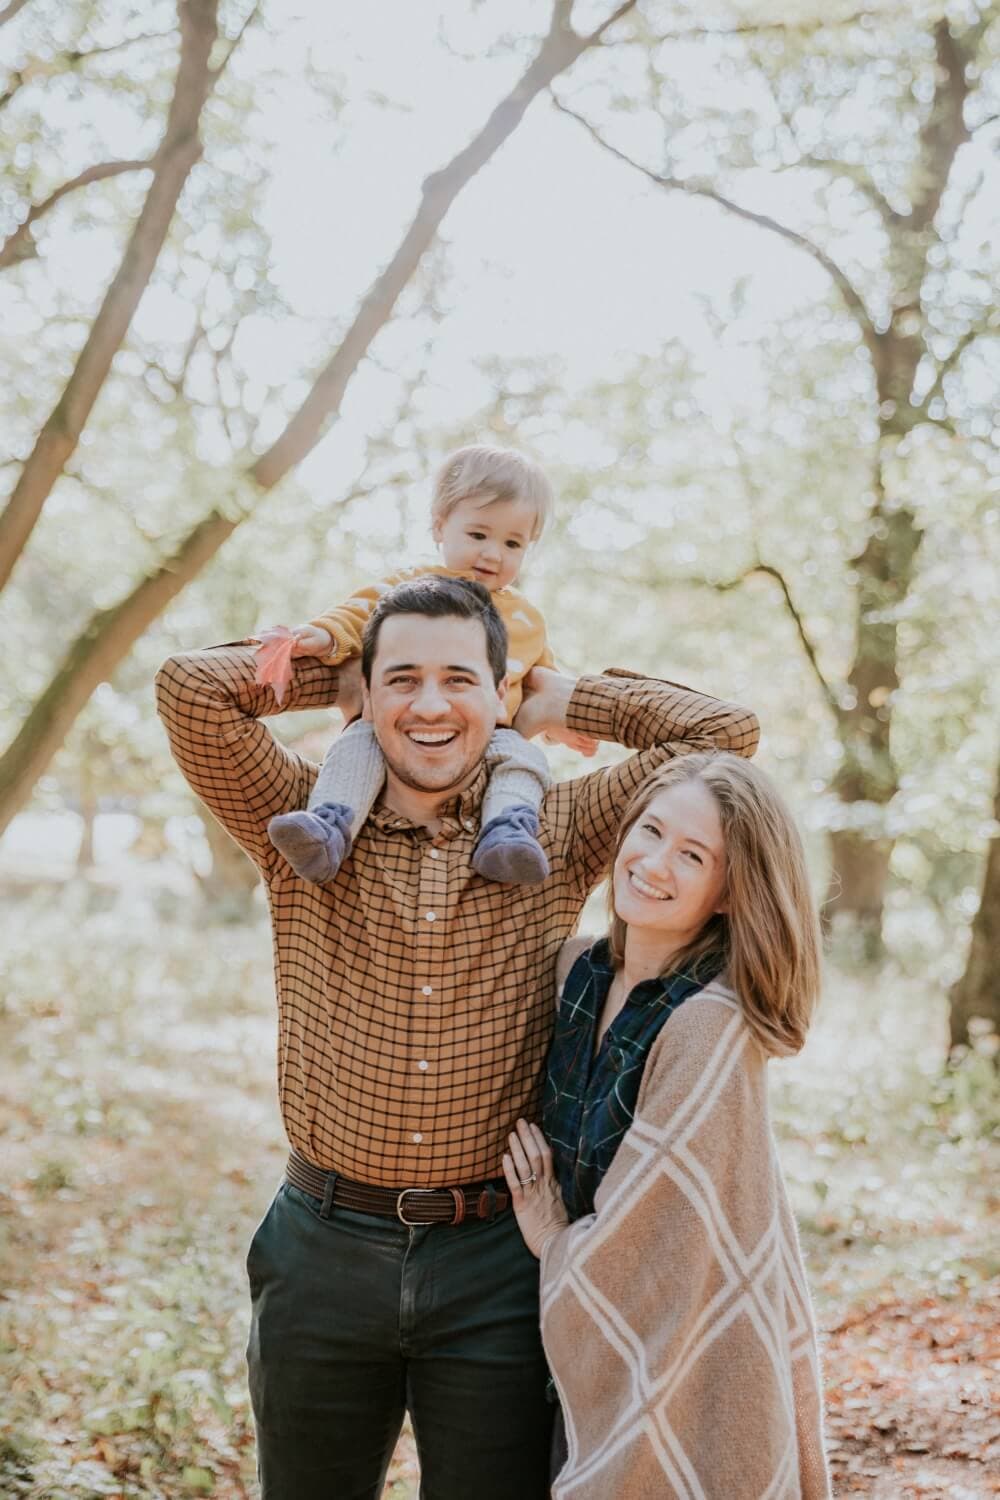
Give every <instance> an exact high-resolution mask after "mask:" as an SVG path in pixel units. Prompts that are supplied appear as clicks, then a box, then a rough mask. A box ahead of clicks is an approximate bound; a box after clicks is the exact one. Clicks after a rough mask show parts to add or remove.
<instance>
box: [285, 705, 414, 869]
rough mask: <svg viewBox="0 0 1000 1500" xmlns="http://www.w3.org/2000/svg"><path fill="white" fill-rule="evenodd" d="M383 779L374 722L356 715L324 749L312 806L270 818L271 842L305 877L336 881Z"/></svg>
mask: <svg viewBox="0 0 1000 1500" xmlns="http://www.w3.org/2000/svg"><path fill="white" fill-rule="evenodd" d="M384 781H385V761H384V760H383V759H382V752H381V750H380V749H379V747H378V741H377V740H376V738H375V734H374V731H373V730H372V726H371V725H370V724H369V723H368V721H367V720H366V719H358V720H356V721H355V722H354V723H353V724H349V725H348V727H347V728H346V729H345V730H344V732H343V734H342V735H340V736H339V738H337V739H335V740H334V742H333V744H332V745H331V746H330V748H329V750H328V751H327V752H326V758H325V760H324V761H323V764H322V766H321V767H320V772H319V776H318V777H317V778H316V785H315V786H314V787H313V791H312V796H311V797H310V798H309V806H308V808H307V809H305V810H304V811H302V812H292V813H281V814H279V816H278V817H276V818H272V819H271V821H270V823H268V825H267V832H268V836H269V838H270V840H271V843H272V844H273V845H274V847H275V848H276V849H277V850H279V851H280V852H281V853H282V854H283V855H284V856H285V858H286V859H287V861H288V863H289V864H290V865H291V867H292V869H293V870H294V871H295V873H296V875H300V876H301V877H302V879H303V880H312V881H315V882H317V883H319V882H321V881H324V880H332V879H333V877H334V875H336V873H337V871H338V870H339V869H340V866H341V865H342V863H343V862H344V859H345V858H346V857H347V853H348V851H349V849H350V847H351V843H352V841H353V839H354V837H355V835H356V834H357V831H358V829H359V828H360V827H361V825H362V823H363V822H364V821H365V819H366V818H367V816H368V814H369V813H370V812H371V810H372V807H373V806H374V804H375V800H376V798H377V797H378V794H379V792H380V791H381V790H382V783H383V782H384Z"/></svg>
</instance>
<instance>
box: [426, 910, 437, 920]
mask: <svg viewBox="0 0 1000 1500" xmlns="http://www.w3.org/2000/svg"><path fill="white" fill-rule="evenodd" d="M427 920H428V922H436V921H437V912H436V911H429V912H428V913H427Z"/></svg>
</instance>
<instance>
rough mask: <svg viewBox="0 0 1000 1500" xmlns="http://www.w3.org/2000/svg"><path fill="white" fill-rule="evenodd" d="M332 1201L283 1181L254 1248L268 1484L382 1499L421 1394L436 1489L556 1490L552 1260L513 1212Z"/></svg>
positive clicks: (450, 1492)
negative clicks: (327, 1208)
mask: <svg viewBox="0 0 1000 1500" xmlns="http://www.w3.org/2000/svg"><path fill="white" fill-rule="evenodd" d="M322 1207H323V1206H322V1204H321V1202H320V1201H319V1199H317V1198H312V1197H310V1196H309V1195H308V1194H307V1193H303V1192H300V1191H299V1189H298V1188H295V1187H291V1186H290V1185H289V1184H288V1183H285V1184H283V1185H282V1187H280V1188H279V1190H278V1193H277V1196H276V1197H275V1199H274V1201H273V1203H272V1204H271V1206H270V1208H269V1209H268V1211H267V1214H266V1215H265V1217H264V1219H263V1222H262V1223H261V1225H260V1227H259V1228H258V1230H257V1232H256V1234H255V1235H254V1237H253V1242H252V1244H251V1246H250V1253H249V1255H248V1257H247V1272H248V1275H249V1278H250V1295H251V1298H252V1302H253V1322H252V1325H251V1330H250V1345H249V1348H248V1351H247V1359H248V1363H249V1366H250V1394H251V1398H252V1400H253V1410H254V1418H255V1421H256V1424H257V1452H258V1467H259V1472H260V1480H261V1493H262V1496H263V1500H379V1496H380V1495H381V1493H382V1486H383V1484H384V1481H385V1474H386V1469H387V1467H388V1464H389V1460H390V1458H391V1457H392V1451H393V1448H394V1446H395V1443H396V1439H397V1437H398V1436H399V1431H400V1427H401V1426H402V1421H403V1415H404V1413H405V1412H406V1411H407V1410H408V1411H409V1413H410V1419H411V1421H412V1423H413V1430H414V1433H415V1435H416V1440H417V1450H418V1452H419V1455H420V1468H421V1490H420V1494H421V1497H422V1500H469V1497H470V1496H474V1497H475V1500H512V1497H516V1500H545V1497H546V1496H547V1495H548V1466H549V1441H550V1435H551V1426H552V1410H553V1409H552V1407H551V1406H550V1405H549V1404H548V1403H547V1402H546V1399H545V1381H546V1369H545V1361H544V1358H543V1355H542V1348H541V1341H540V1338H539V1333H538V1262H537V1261H536V1260H535V1259H534V1257H533V1256H532V1255H531V1254H530V1253H529V1252H528V1250H527V1249H526V1248H525V1246H524V1243H523V1241H522V1239H521V1235H520V1232H519V1230H518V1228H517V1223H516V1221H515V1219H514V1216H513V1214H512V1213H510V1212H507V1213H506V1214H502V1215H501V1216H500V1217H499V1218H497V1219H496V1221H495V1222H494V1223H492V1224H490V1223H488V1222H486V1221H484V1220H471V1221H468V1222H466V1223H464V1224H460V1225H457V1226H451V1225H441V1224H436V1225H429V1226H421V1227H419V1228H408V1227H407V1226H406V1225H404V1224H400V1223H398V1222H397V1221H396V1220H394V1219H386V1218H377V1217H375V1216H374V1215H369V1214H356V1213H350V1212H345V1211H343V1210H341V1209H337V1208H333V1209H332V1211H331V1213H330V1216H329V1217H328V1218H326V1219H324V1218H323V1214H322Z"/></svg>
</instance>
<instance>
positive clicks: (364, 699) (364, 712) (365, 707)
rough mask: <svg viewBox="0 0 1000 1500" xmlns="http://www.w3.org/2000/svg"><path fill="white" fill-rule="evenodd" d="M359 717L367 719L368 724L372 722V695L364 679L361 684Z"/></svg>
mask: <svg viewBox="0 0 1000 1500" xmlns="http://www.w3.org/2000/svg"><path fill="white" fill-rule="evenodd" d="M361 717H362V718H363V719H367V721H368V723H369V724H370V723H371V722H372V695H371V693H370V692H369V691H368V684H367V682H365V681H364V679H362V682H361Z"/></svg>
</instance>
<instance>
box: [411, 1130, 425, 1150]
mask: <svg viewBox="0 0 1000 1500" xmlns="http://www.w3.org/2000/svg"><path fill="white" fill-rule="evenodd" d="M422 1140H423V1136H422V1135H421V1134H420V1131H419V1130H415V1131H414V1132H413V1144H414V1145H415V1146H419V1145H420V1142H421V1141H422Z"/></svg>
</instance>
